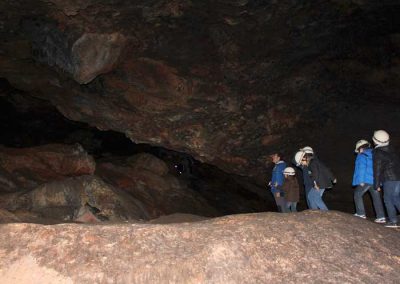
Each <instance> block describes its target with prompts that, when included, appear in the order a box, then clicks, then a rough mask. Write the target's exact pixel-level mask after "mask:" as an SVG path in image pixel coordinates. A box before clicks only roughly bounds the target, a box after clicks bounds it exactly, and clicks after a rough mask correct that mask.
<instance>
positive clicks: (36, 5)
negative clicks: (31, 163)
mask: <svg viewBox="0 0 400 284" xmlns="http://www.w3.org/2000/svg"><path fill="white" fill-rule="evenodd" d="M399 9H400V7H399V3H397V2H396V1H347V2H346V1H323V0H316V1H312V2H309V3H304V2H301V1H300V2H299V1H291V0H280V1H222V0H221V1H211V0H204V1H182V0H174V1H165V0H155V1H117V2H115V1H101V2H99V1H93V0H85V1H78V0H66V1H61V0H51V1H49V0H46V1H45V0H29V1H26V0H24V1H22V0H3V1H1V2H0V11H6V12H4V21H2V22H1V25H0V35H1V39H2V40H1V42H0V51H1V52H0V77H1V78H5V79H7V80H8V81H9V82H10V83H11V84H12V85H13V86H14V87H16V88H18V89H21V90H23V91H29V92H31V93H32V95H34V96H36V97H40V98H44V99H46V100H48V101H50V102H51V103H52V104H53V105H55V106H57V108H58V109H59V110H60V111H61V112H62V113H63V114H64V115H65V116H66V117H68V118H70V119H72V120H77V121H83V122H87V123H89V124H91V125H94V126H96V127H98V128H100V129H112V130H115V131H119V132H123V133H125V134H126V135H127V136H128V137H129V138H131V139H132V140H133V141H135V142H143V143H149V144H152V145H156V146H163V147H165V148H168V149H173V150H176V151H180V152H186V153H188V154H190V155H192V156H194V157H195V158H196V159H197V160H199V161H203V162H207V163H209V164H213V165H215V166H218V167H219V168H221V169H223V170H224V171H227V172H230V173H235V174H239V175H245V176H252V177H255V178H257V177H260V176H262V175H263V176H265V169H264V167H265V159H266V157H267V156H268V154H269V152H270V151H274V150H275V148H279V150H284V151H285V153H287V154H291V155H292V154H293V152H294V151H296V149H298V148H299V147H301V146H303V145H304V144H303V143H305V145H308V144H310V143H309V142H310V141H319V138H320V137H321V136H320V132H319V131H320V130H321V129H323V128H329V127H331V126H330V125H328V124H326V123H327V122H329V121H332V120H334V121H335V124H337V125H343V126H342V127H341V128H342V129H344V128H349V129H358V128H359V126H360V125H359V124H358V123H356V121H355V120H354V118H357V116H358V115H357V114H353V115H352V117H351V119H350V120H346V119H345V117H343V116H341V115H343V114H346V113H347V112H349V109H352V110H354V105H357V106H359V105H367V106H369V107H371V108H374V107H375V106H376V104H375V102H382V103H384V104H386V105H385V106H386V107H387V106H390V105H393V113H395V110H396V107H398V104H399V100H398V96H397V93H398V89H399V82H400V80H399V72H398V69H399V62H400V60H399V53H398V52H397V50H398V48H397V47H398V42H399V40H398V34H399V33H400V31H399V28H398V27H399V26H400V24H399V17H397V14H398V11H399ZM387 113H389V112H388V111H383V112H379V117H381V116H383V118H382V120H383V121H384V122H387V121H398V115H396V114H393V117H392V116H386V115H387ZM371 117H372V116H371ZM373 118H375V116H374V117H373ZM350 124H351V125H350ZM383 125H385V124H383ZM388 127H389V126H388ZM390 127H392V129H393V131H396V129H397V128H398V127H397V126H396V125H394V126H390ZM371 131H372V130H371V129H368V131H367V130H365V131H364V130H360V131H359V134H360V136H361V135H362V136H364V135H366V134H367V133H370V132H371ZM305 134H307V137H305V138H304V136H305ZM313 134H314V136H312V135H313ZM354 135H355V134H354V133H351V134H350V135H347V136H346V140H347V141H353V140H355V141H356V140H357V139H359V137H357V138H355V137H354ZM368 135H370V134H368ZM342 139H343V138H342ZM304 140H308V141H304ZM320 143H321V144H326V143H325V141H322V142H320ZM302 144H303V145H302Z"/></svg>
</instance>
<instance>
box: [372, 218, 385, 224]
mask: <svg viewBox="0 0 400 284" xmlns="http://www.w3.org/2000/svg"><path fill="white" fill-rule="evenodd" d="M374 222H375V223H379V224H382V223H386V218H385V217H382V218H376V219H375V221H374Z"/></svg>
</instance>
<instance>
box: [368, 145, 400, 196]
mask: <svg viewBox="0 0 400 284" xmlns="http://www.w3.org/2000/svg"><path fill="white" fill-rule="evenodd" d="M373 153H374V155H373V164H374V188H375V189H377V188H378V187H380V186H381V185H383V183H384V182H386V181H400V159H399V157H398V156H397V154H396V153H395V152H394V151H393V148H392V147H391V146H382V147H376V148H375V149H374V152H373Z"/></svg>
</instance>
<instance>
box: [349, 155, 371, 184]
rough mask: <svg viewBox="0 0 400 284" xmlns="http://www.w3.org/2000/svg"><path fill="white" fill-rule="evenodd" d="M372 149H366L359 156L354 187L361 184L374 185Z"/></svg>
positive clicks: (355, 169) (354, 175)
mask: <svg viewBox="0 0 400 284" xmlns="http://www.w3.org/2000/svg"><path fill="white" fill-rule="evenodd" d="M372 156H373V155H372V149H364V151H363V152H362V153H359V154H357V158H356V163H355V167H354V174H353V186H357V185H359V184H361V183H367V184H374V170H373V168H374V167H373V157H372Z"/></svg>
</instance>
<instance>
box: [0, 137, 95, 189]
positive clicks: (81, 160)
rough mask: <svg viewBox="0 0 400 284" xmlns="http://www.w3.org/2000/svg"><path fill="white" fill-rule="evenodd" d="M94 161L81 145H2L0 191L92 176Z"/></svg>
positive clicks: (0, 153) (29, 187)
mask: <svg viewBox="0 0 400 284" xmlns="http://www.w3.org/2000/svg"><path fill="white" fill-rule="evenodd" d="M95 167H96V164H95V161H94V159H93V158H92V157H91V156H89V155H88V154H87V153H86V152H85V150H84V149H83V148H82V147H81V146H80V145H79V144H76V145H61V144H53V145H44V146H39V147H32V148H22V149H18V148H6V147H2V146H0V188H1V189H3V191H6V192H7V191H16V190H23V189H32V188H34V187H36V186H37V185H39V184H42V183H45V182H48V181H53V180H60V179H64V178H65V177H69V176H80V175H90V174H93V173H94V171H95Z"/></svg>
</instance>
